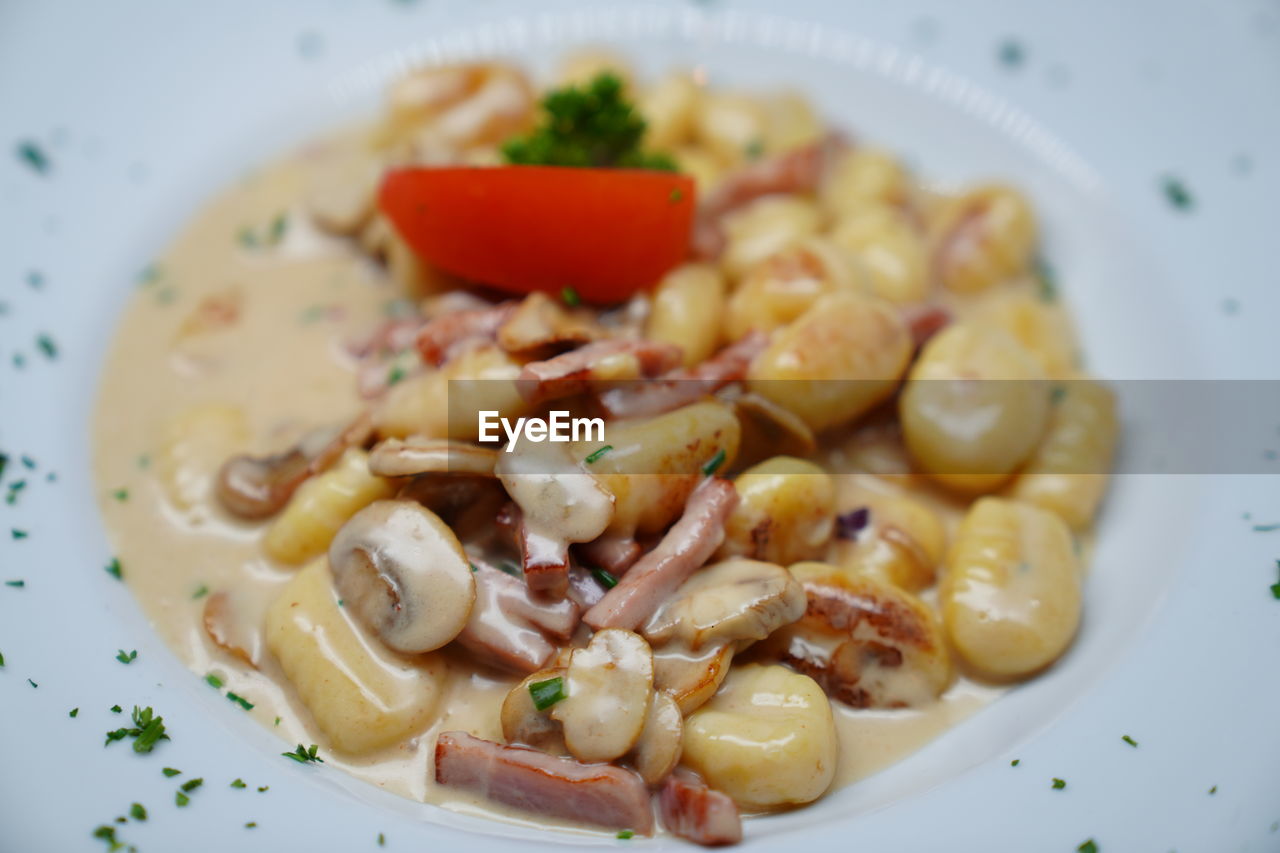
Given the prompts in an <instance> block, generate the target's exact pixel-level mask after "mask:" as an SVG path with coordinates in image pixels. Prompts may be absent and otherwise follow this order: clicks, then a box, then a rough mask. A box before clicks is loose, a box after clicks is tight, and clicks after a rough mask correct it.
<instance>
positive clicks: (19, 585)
mask: <svg viewBox="0 0 1280 853" xmlns="http://www.w3.org/2000/svg"><path fill="white" fill-rule="evenodd" d="M4 585H5V586H11V587H13V588H14V589H22V588H23V587H24V586H26V585H27V582H26V581H5V582H4Z"/></svg>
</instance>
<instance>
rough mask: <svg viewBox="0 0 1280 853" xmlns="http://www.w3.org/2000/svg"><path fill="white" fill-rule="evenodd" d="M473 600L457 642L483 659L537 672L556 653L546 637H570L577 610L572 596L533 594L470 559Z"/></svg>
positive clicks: (520, 583) (514, 580)
mask: <svg viewBox="0 0 1280 853" xmlns="http://www.w3.org/2000/svg"><path fill="white" fill-rule="evenodd" d="M472 565H474V566H475V569H476V570H475V579H476V600H475V604H474V605H472V608H471V616H470V618H469V619H468V620H467V624H466V627H464V628H463V629H462V633H461V634H459V635H458V642H459V643H460V644H461V645H462V646H463V647H465V648H467V649H469V650H471V651H472V652H474V653H475V654H477V655H479V656H481V657H482V658H483V659H484V660H485V661H486V662H488V663H492V664H495V665H497V666H501V667H504V668H506V669H511V670H515V671H516V672H535V671H537V670H539V669H541V668H542V667H543V666H544V665H545V664H546V662H547V661H548V660H549V659H550V658H551V657H552V656H553V655H554V654H555V653H556V646H555V644H554V643H552V642H551V641H550V640H549V639H548V635H550V636H551V637H554V638H557V639H559V640H568V639H569V637H570V636H571V635H572V634H573V631H574V629H575V628H577V627H578V621H579V618H578V617H579V614H580V613H581V608H580V607H579V606H578V604H577V603H575V602H574V601H573V600H572V599H568V598H564V599H560V600H558V601H551V600H543V599H540V598H535V597H534V596H532V595H531V594H530V592H529V588H528V587H527V586H526V585H525V584H524V582H523V581H521V580H520V578H517V577H514V576H512V575H509V574H507V573H506V572H504V571H502V570H501V569H496V568H494V567H492V566H490V565H488V564H486V563H484V562H483V561H480V560H479V559H476V558H472Z"/></svg>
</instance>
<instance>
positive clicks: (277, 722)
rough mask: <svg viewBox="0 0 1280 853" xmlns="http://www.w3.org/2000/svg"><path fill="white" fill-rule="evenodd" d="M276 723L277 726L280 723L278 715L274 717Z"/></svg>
mask: <svg viewBox="0 0 1280 853" xmlns="http://www.w3.org/2000/svg"><path fill="white" fill-rule="evenodd" d="M276 725H277V726H278V725H280V718H279V717H276Z"/></svg>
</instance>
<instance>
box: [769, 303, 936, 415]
mask: <svg viewBox="0 0 1280 853" xmlns="http://www.w3.org/2000/svg"><path fill="white" fill-rule="evenodd" d="M911 350H912V344H911V335H910V333H909V332H908V331H907V327H906V326H905V325H904V324H903V322H902V319H901V317H899V316H898V312H897V311H895V310H894V309H893V307H892V306H890V305H889V303H887V302H885V301H884V300H881V299H877V298H875V297H872V296H854V295H852V294H835V295H831V296H825V297H823V298H821V299H819V300H818V301H817V302H815V303H814V304H813V306H812V307H811V308H810V309H809V310H808V311H806V312H805V313H804V314H802V315H800V317H799V318H798V319H797V320H796V321H795V322H794V323H792V324H791V325H789V326H787V327H785V328H783V329H781V330H779V331H778V332H776V333H775V334H774V336H773V340H772V341H771V342H770V344H769V348H768V349H766V350H765V351H764V352H763V353H761V354H760V355H759V356H758V357H757V358H756V359H755V361H754V362H752V364H751V367H750V369H749V370H748V371H747V380H748V383H749V386H750V388H751V390H752V391H754V392H755V393H757V394H759V395H760V396H762V397H765V398H767V399H769V400H772V401H773V402H775V403H777V404H778V405H780V406H782V407H783V408H785V409H788V410H790V411H792V412H795V413H796V414H797V415H799V416H800V417H801V418H802V419H803V420H804V421H805V423H807V424H808V425H809V426H810V427H811V428H812V429H814V430H815V431H817V430H823V429H828V428H830V427H833V426H836V425H837V424H841V423H845V422H847V421H850V420H853V419H854V418H856V417H858V416H859V415H862V414H864V413H866V412H867V411H869V410H870V409H871V408H872V407H874V406H875V405H876V404H877V403H879V402H881V401H882V400H884V399H885V398H886V397H888V396H889V395H890V394H892V393H893V391H894V389H895V388H896V387H897V385H898V380H899V379H900V378H901V377H902V374H903V373H904V372H905V371H906V369H907V364H908V362H909V361H910V358H911Z"/></svg>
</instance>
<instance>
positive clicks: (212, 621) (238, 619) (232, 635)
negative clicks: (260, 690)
mask: <svg viewBox="0 0 1280 853" xmlns="http://www.w3.org/2000/svg"><path fill="white" fill-rule="evenodd" d="M245 610H246V608H245V607H244V603H243V602H242V601H240V599H239V597H238V596H237V595H236V594H235V593H234V591H227V590H223V591H220V592H215V593H213V594H212V595H210V596H209V598H208V599H207V600H206V601H205V603H204V611H203V613H202V614H201V617H202V618H201V621H202V622H203V624H204V632H205V633H206V634H208V635H209V639H210V640H212V641H213V643H214V645H216V646H217V647H218V648H220V649H222V650H223V651H225V652H227V653H228V654H230V655H232V656H233V657H237V658H239V659H240V660H242V661H244V662H245V663H247V664H249V666H252V667H254V668H257V666H258V658H259V657H260V655H261V654H262V632H261V630H260V629H259V628H258V625H257V623H255V622H253V621H252V620H251V619H249V618H248V617H247V616H246V613H245ZM257 610H258V611H261V607H258V608H257ZM256 615H258V616H261V615H262V614H261V612H258V613H257V614H256ZM258 621H259V622H260V621H261V620H258Z"/></svg>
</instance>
